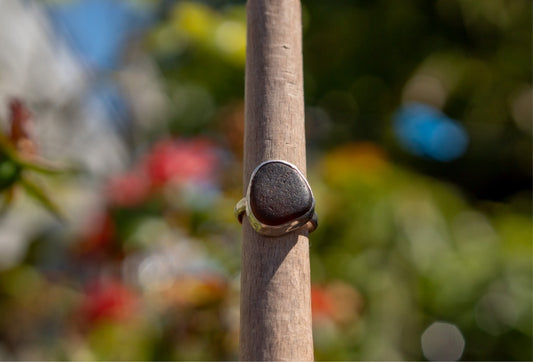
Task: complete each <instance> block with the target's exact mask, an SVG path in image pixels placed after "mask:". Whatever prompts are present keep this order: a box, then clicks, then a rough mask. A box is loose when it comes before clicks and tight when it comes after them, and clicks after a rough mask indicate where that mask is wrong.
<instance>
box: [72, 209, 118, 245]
mask: <svg viewBox="0 0 533 362" xmlns="http://www.w3.org/2000/svg"><path fill="white" fill-rule="evenodd" d="M114 239H115V224H114V222H113V219H112V218H111V215H110V214H109V213H108V212H107V211H104V212H102V213H100V214H98V215H95V216H93V217H92V218H90V220H89V222H88V223H87V225H86V226H85V230H84V232H83V235H82V242H81V244H80V249H81V252H82V253H84V254H85V253H90V254H94V253H96V254H101V253H106V252H107V251H108V250H109V249H110V247H111V245H112V244H113V242H114Z"/></svg>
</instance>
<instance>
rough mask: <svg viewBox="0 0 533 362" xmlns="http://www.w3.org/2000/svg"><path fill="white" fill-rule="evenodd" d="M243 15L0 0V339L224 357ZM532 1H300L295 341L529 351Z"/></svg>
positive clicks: (238, 168)
mask: <svg viewBox="0 0 533 362" xmlns="http://www.w3.org/2000/svg"><path fill="white" fill-rule="evenodd" d="M245 16H246V11H245V4H244V1H222V0H205V1H178V0H151V1H150V0H145V1H141V0H139V1H118V0H70V1H68V0H65V1H29V0H28V1H24V0H2V1H1V2H0V45H1V46H0V120H1V122H0V126H1V128H0V187H1V188H0V190H1V196H0V204H1V206H0V207H1V209H0V359H2V360H234V359H237V358H238V335H239V333H238V329H239V285H240V274H239V272H240V242H241V233H240V225H239V224H238V222H237V221H236V220H235V219H234V216H233V206H234V205H235V203H236V202H237V200H239V198H240V197H241V194H242V189H241V188H242V176H241V172H242V163H241V162H242V152H243V150H242V147H243V146H242V138H243V122H244V119H243V117H244V116H243V113H244V112H243V109H244V100H243V94H244V65H245V46H246V44H245V38H246V37H245V33H246V20H245ZM531 22H532V2H531V1H530V0H510V1H509V0H507V1H505V0H490V1H479V0H402V1H387V0H351V1H348V0H344V1H335V2H328V1H323V0H307V1H305V2H304V3H303V29H304V74H305V98H306V130H307V134H306V136H307V145H308V152H307V158H308V161H307V163H308V173H309V178H310V183H311V185H312V186H313V189H314V192H315V196H316V198H317V211H318V214H319V217H320V227H319V229H318V230H317V231H316V232H315V233H314V234H312V235H311V238H310V242H311V244H310V250H311V269H312V282H313V284H312V303H313V331H314V343H315V357H316V359H319V360H422V359H429V360H459V359H463V360H531V359H533V356H532V344H531V343H532V319H533V314H532V296H533V287H532V257H533V256H532V238H533V236H532V207H531V200H532V192H531V184H532V177H531V172H532V170H531V166H532V97H533V88H532V67H531V65H532V59H531V56H532V49H531V46H532V23H531Z"/></svg>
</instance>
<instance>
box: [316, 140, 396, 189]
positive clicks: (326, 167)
mask: <svg viewBox="0 0 533 362" xmlns="http://www.w3.org/2000/svg"><path fill="white" fill-rule="evenodd" d="M388 168H389V164H388V162H387V159H386V155H385V151H384V150H383V149H382V148H380V147H379V146H377V145H375V144H373V143H370V142H361V143H351V144H347V145H344V146H341V147H339V148H337V149H336V150H334V151H332V152H330V153H329V154H328V155H327V156H326V158H325V159H324V162H323V164H322V171H323V174H324V176H325V177H326V179H327V180H329V181H331V182H334V183H339V182H340V183H343V182H344V181H348V182H351V181H355V180H359V181H363V182H364V181H373V180H375V179H376V178H380V177H381V176H382V175H383V173H384V171H386V170H387V169H388Z"/></svg>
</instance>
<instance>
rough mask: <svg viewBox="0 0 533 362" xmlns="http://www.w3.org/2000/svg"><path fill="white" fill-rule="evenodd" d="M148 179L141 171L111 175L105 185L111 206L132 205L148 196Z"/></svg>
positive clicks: (141, 201)
mask: <svg viewBox="0 0 533 362" xmlns="http://www.w3.org/2000/svg"><path fill="white" fill-rule="evenodd" d="M150 191H151V190H150V181H149V180H148V178H147V176H146V175H145V174H144V172H142V171H138V170H136V171H131V172H128V173H124V174H121V175H117V176H114V177H112V178H111V179H110V180H109V181H108V184H107V186H106V190H105V193H106V195H107V199H108V201H109V202H110V204H111V205H113V206H120V207H132V206H136V205H139V204H141V203H143V202H144V201H145V200H146V199H147V198H148V197H149V196H150Z"/></svg>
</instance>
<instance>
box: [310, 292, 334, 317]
mask: <svg viewBox="0 0 533 362" xmlns="http://www.w3.org/2000/svg"><path fill="white" fill-rule="evenodd" d="M311 306H312V310H313V318H316V319H322V318H326V319H329V318H331V317H332V315H333V314H334V313H335V300H333V298H332V296H331V294H330V293H329V292H328V290H327V289H326V288H324V287H321V286H317V285H312V286H311Z"/></svg>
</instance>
